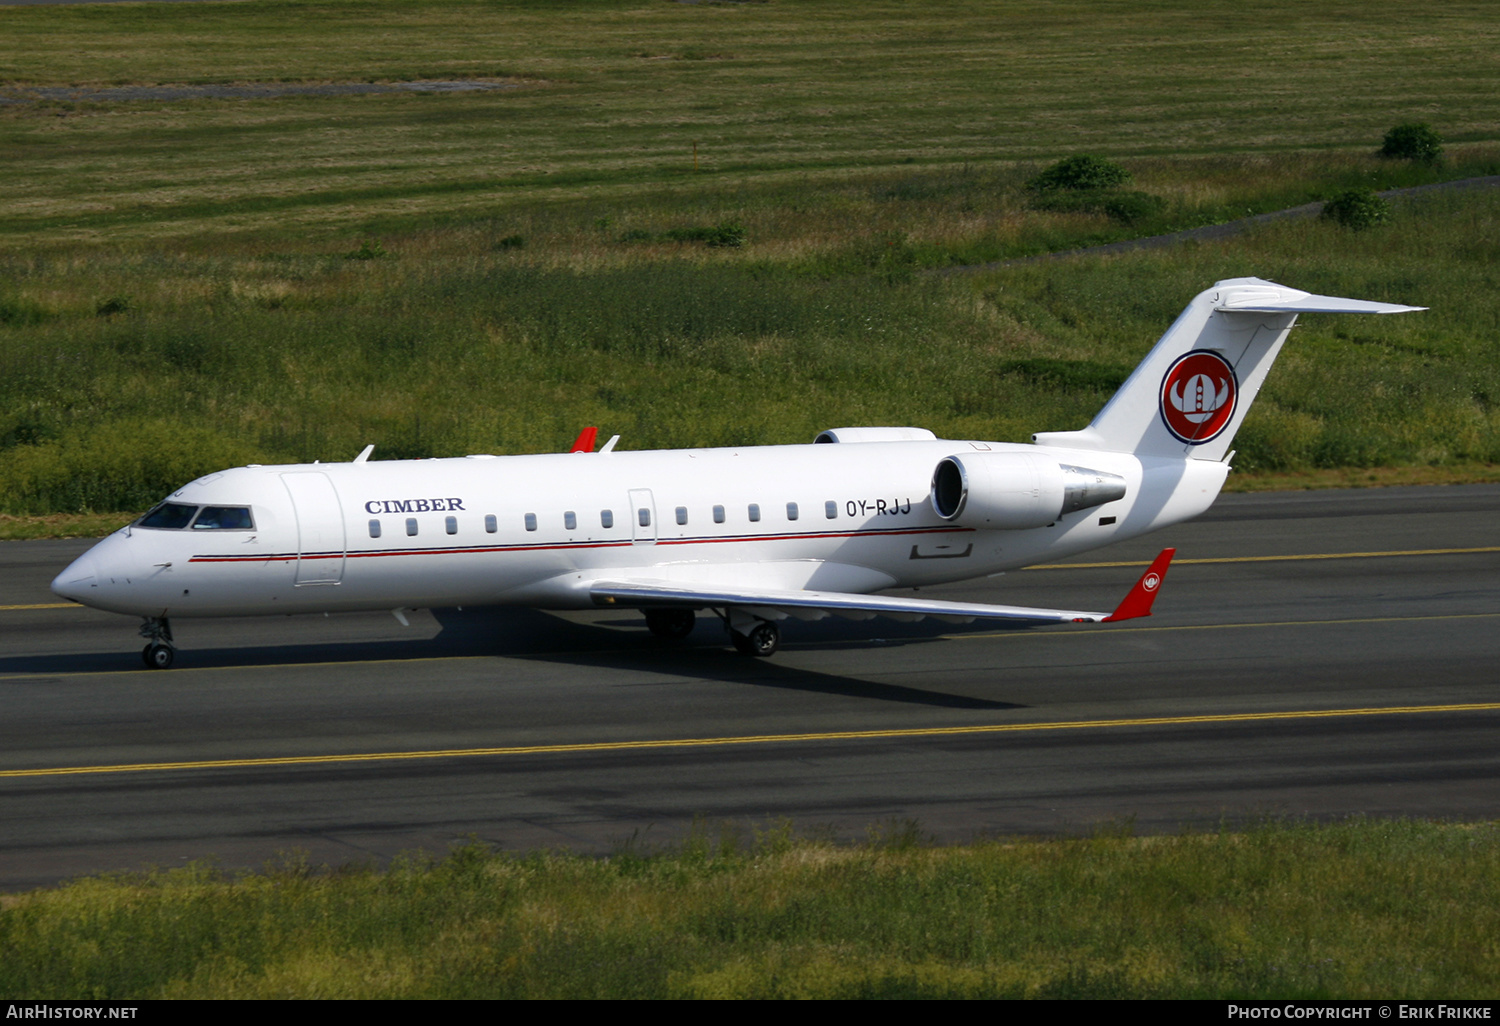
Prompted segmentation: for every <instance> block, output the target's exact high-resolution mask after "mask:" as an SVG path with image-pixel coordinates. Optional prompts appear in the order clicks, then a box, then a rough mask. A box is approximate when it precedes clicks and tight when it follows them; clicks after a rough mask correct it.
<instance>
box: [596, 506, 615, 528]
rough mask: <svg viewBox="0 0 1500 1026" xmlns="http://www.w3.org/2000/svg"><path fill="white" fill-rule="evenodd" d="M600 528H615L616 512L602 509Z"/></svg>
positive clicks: (600, 512)
mask: <svg viewBox="0 0 1500 1026" xmlns="http://www.w3.org/2000/svg"><path fill="white" fill-rule="evenodd" d="M599 526H600V527H614V526H615V511H614V510H612V509H601V510H600V511H599Z"/></svg>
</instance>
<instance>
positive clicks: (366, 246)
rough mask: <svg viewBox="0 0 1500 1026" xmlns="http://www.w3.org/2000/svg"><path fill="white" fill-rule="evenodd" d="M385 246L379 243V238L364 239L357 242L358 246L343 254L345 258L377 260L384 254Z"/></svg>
mask: <svg viewBox="0 0 1500 1026" xmlns="http://www.w3.org/2000/svg"><path fill="white" fill-rule="evenodd" d="M386 255H387V254H386V251H385V247H384V246H382V245H381V244H380V240H379V239H366V240H365V241H364V242H361V243H360V244H359V248H358V249H356V250H352V251H350V252H348V253H345V254H344V259H345V260H378V259H380V258H381V257H383V256H386Z"/></svg>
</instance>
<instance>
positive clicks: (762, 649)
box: [729, 620, 781, 656]
mask: <svg viewBox="0 0 1500 1026" xmlns="http://www.w3.org/2000/svg"><path fill="white" fill-rule="evenodd" d="M729 640H730V642H731V643H732V644H733V645H734V650H735V651H736V652H738V653H739V654H740V655H747V656H768V655H775V654H776V650H777V649H778V648H780V647H781V628H779V627H777V626H776V625H775V624H774V623H771V622H770V621H769V620H762V621H761V622H760V623H758V624H756V625H755V626H754V627H751V628H750V630H749V631H748V632H743V633H742V632H740V631H737V630H735V629H734V628H733V627H731V628H729Z"/></svg>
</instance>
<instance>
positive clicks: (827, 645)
mask: <svg viewBox="0 0 1500 1026" xmlns="http://www.w3.org/2000/svg"><path fill="white" fill-rule="evenodd" d="M1497 524H1500V486H1493V485H1482V486H1470V487H1447V488H1403V489H1373V490H1368V491H1342V492H1309V493H1282V494H1272V495H1254V496H1227V497H1224V498H1221V499H1220V500H1219V502H1218V504H1217V505H1216V506H1215V507H1214V509H1213V510H1212V511H1211V512H1210V513H1209V514H1208V515H1206V516H1205V517H1203V518H1201V519H1199V520H1198V521H1196V522H1194V523H1192V524H1187V525H1181V526H1179V527H1176V528H1172V529H1169V530H1167V531H1165V532H1162V533H1160V534H1158V535H1155V536H1152V537H1150V538H1146V539H1141V540H1138V541H1135V542H1130V543H1125V544H1122V545H1119V546H1115V547H1113V548H1110V549H1104V550H1100V551H1098V552H1096V553H1092V554H1090V555H1088V556H1085V557H1082V558H1081V559H1080V560H1079V562H1084V563H1088V562H1100V561H1145V560H1147V559H1149V558H1150V557H1151V556H1152V555H1154V554H1155V553H1156V551H1157V550H1158V549H1159V548H1160V547H1162V546H1163V545H1175V546H1177V548H1178V550H1179V553H1178V563H1177V564H1175V565H1174V566H1173V568H1172V570H1171V572H1170V573H1169V574H1168V576H1167V580H1166V583H1165V585H1164V588H1163V591H1162V595H1161V598H1160V599H1159V600H1158V602H1157V608H1156V615H1155V616H1154V617H1152V618H1151V619H1150V620H1139V621H1134V622H1131V623H1126V624H1121V625H1110V626H1105V625H1078V626H1076V627H1062V628H1046V629H1041V630H1033V631H1027V632H1005V631H997V630H995V629H994V628H993V627H986V626H984V625H980V624H975V625H972V626H966V627H954V626H952V625H945V624H933V623H929V622H923V623H919V624H909V625H902V624H896V623H894V622H891V621H886V620H870V621H864V622H856V623H849V622H844V621H836V620H835V621H822V622H819V623H811V624H804V623H796V622H788V623H787V624H786V625H785V626H784V638H785V644H784V646H783V648H782V651H781V652H780V653H779V654H778V655H776V656H775V657H773V658H772V659H769V660H751V659H746V658H744V657H741V656H738V655H735V654H734V653H733V652H732V651H730V650H729V649H728V647H727V646H726V645H724V644H722V633H721V631H720V630H719V629H718V627H717V624H716V622H715V621H712V620H711V619H709V618H708V617H706V616H705V617H701V618H700V620H699V626H698V630H697V632H696V633H695V634H694V636H693V638H692V639H691V640H690V642H689V643H688V644H686V645H684V646H675V647H674V646H671V645H666V644H662V643H657V642H655V641H654V640H652V639H651V638H650V637H649V636H648V635H647V634H646V632H645V631H644V629H643V627H642V625H641V620H640V619H639V617H637V616H635V615H633V614H629V613H620V612H606V613H597V614H577V615H573V614H570V615H567V616H554V615H549V614H545V613H538V612H533V611H526V610H465V611H462V612H459V611H456V610H450V611H440V612H438V613H436V614H433V613H425V612H424V613H421V614H417V615H416V616H414V617H413V619H412V625H411V627H410V628H403V627H401V626H400V625H399V624H398V623H397V622H396V621H395V620H394V618H392V617H390V616H389V615H384V614H379V615H376V614H360V615H344V616H334V617H327V618H325V617H298V618H284V617H278V618H261V619H243V620H226V621H201V622H192V621H185V620H184V621H180V622H177V623H175V624H174V628H175V632H176V637H177V642H178V645H179V647H180V655H179V657H178V664H177V668H175V669H173V670H171V671H167V672H154V671H147V670H144V669H140V668H139V665H140V664H139V657H138V654H137V653H138V650H139V647H140V644H141V642H140V640H139V639H137V638H136V637H135V622H134V621H133V620H131V619H129V618H126V617H120V616H114V615H111V614H106V613H98V612H94V611H90V610H86V609H82V608H78V607H67V608H25V607H33V606H43V607H49V606H52V605H53V604H55V603H56V602H57V600H56V599H55V598H54V597H53V596H52V595H51V594H50V592H48V590H47V583H48V581H50V579H51V577H52V576H53V575H54V574H55V573H56V572H57V571H58V570H60V569H61V568H62V567H63V566H64V565H66V563H67V562H68V561H69V560H70V559H71V558H72V556H73V555H75V554H76V553H78V552H79V551H81V550H82V549H84V548H86V547H87V544H88V543H86V542H8V543H0V606H3V607H7V608H0V710H3V714H0V890H17V889H22V888H28V887H34V886H42V885H50V884H54V883H56V882H57V881H59V880H60V879H64V878H67V877H71V876H77V875H81V874H86V873H95V872H101V871H109V870H118V869H134V868H139V867H141V866H144V865H159V866H175V865H181V864H183V863H184V862H186V861H188V860H193V859H203V858H210V857H213V858H217V859H218V860H219V862H220V863H221V864H222V865H225V866H258V865H261V864H263V863H264V862H266V861H267V860H271V859H274V858H276V857H277V856H278V853H287V852H301V853H305V857H307V858H308V859H310V860H311V861H312V862H313V863H314V864H319V863H329V864H333V865H338V864H344V863H349V862H370V863H376V864H381V863H383V862H384V861H385V860H387V859H389V858H390V857H391V856H393V855H395V854H397V853H399V852H402V851H413V850H417V849H422V850H425V851H428V852H433V853H441V852H444V851H446V850H447V849H448V848H449V847H450V846H451V845H452V844H453V843H455V842H458V841H462V840H463V839H465V838H469V837H473V838H477V839H479V840H481V841H484V842H488V843H491V844H494V845H497V846H501V847H505V848H509V849H531V848H538V847H542V848H564V847H565V848H569V849H572V850H576V851H587V852H603V851H609V850H611V849H612V848H617V847H619V846H622V845H632V844H633V845H645V846H648V847H649V846H653V845H664V844H669V843H672V842H674V841H676V840H678V839H680V838H681V837H682V836H683V835H684V834H685V833H686V832H687V831H689V830H691V829H693V828H694V824H695V823H697V824H699V825H700V826H701V825H705V824H706V825H707V826H708V827H709V828H710V829H720V828H723V827H725V826H726V825H727V828H729V829H737V830H740V831H743V832H744V833H745V834H747V835H748V834H750V833H751V832H753V831H754V830H756V829H766V828H768V827H771V826H775V825H777V824H779V823H780V822H782V821H786V820H789V821H790V822H791V823H792V824H793V826H794V828H795V829H797V830H799V831H802V832H805V833H809V834H820V835H829V836H834V837H840V838H845V837H859V836H863V835H864V834H865V833H866V831H867V830H868V829H870V828H871V827H872V826H874V827H876V828H877V829H906V828H908V826H909V825H910V824H912V823H915V824H916V827H917V829H918V830H920V831H921V832H923V833H926V834H931V835H934V836H936V837H939V838H941V839H944V840H948V841H964V840H969V839H972V838H975V837H981V836H994V835H1005V834H1018V833H1021V834H1035V833H1057V832H1086V831H1088V830H1091V829H1095V828H1096V827H1097V826H1098V825H1099V824H1101V823H1118V822H1121V821H1127V822H1130V823H1132V824H1133V827H1134V829H1136V830H1137V831H1141V832H1146V831H1175V830H1178V829H1181V828H1184V827H1213V826H1215V825H1216V824H1218V823H1219V822H1221V821H1224V820H1228V821H1230V822H1233V823H1240V822H1243V821H1245V820H1247V819H1254V818H1257V817H1264V816H1316V817H1333V816H1344V815H1351V814H1367V815H1411V816H1428V817H1445V818H1457V819H1488V818H1495V817H1500V781H1497V778H1500V688H1497V686H1496V685H1497V681H1500V674H1497V669H1496V668H1497V657H1500V528H1497ZM1486 549H1487V550H1489V551H1472V550H1486ZM1432 550H1449V551H1441V552H1435V551H1432ZM1452 550H1471V551H1452ZM1391 553H1404V554H1400V555H1396V554H1391ZM1328 554H1338V555H1340V556H1341V558H1332V559H1326V558H1312V559H1310V558H1295V557H1306V556H1310V555H1311V556H1321V555H1328ZM1351 554H1359V555H1351ZM1264 557H1273V558H1264ZM1193 560H1205V561H1206V562H1192V561H1193ZM1140 572H1141V570H1140V569H1139V568H1138V567H1134V566H1094V567H1082V568H1070V569H1037V570H1027V571H1022V572H1018V573H1012V574H1009V575H1007V576H1004V577H1000V578H994V579H985V580H981V581H978V582H969V583H966V584H960V585H952V586H947V587H944V588H939V589H927V590H924V592H923V594H924V595H925V596H930V597H952V598H972V599H979V600H985V601H992V602H1010V603H1025V604H1034V605H1047V606H1070V607H1074V608H1108V607H1110V606H1111V605H1113V604H1114V602H1116V601H1117V600H1118V599H1119V597H1121V596H1123V594H1124V593H1125V591H1126V590H1127V589H1128V588H1129V586H1130V584H1131V583H1132V582H1133V581H1134V579H1135V578H1136V576H1138V575H1139V573H1140ZM16 607H22V608H16ZM1396 710H1405V711H1396ZM1328 713H1336V714H1337V715H1319V714H1328ZM859 732H864V733H865V736H855V737H850V736H847V735H849V734H851V733H859ZM841 735H844V736H841ZM656 742H665V743H664V744H656ZM568 746H572V747H568ZM78 769H88V770H91V772H63V771H68V770H78ZM18 771H42V772H41V773H36V774H31V775H18Z"/></svg>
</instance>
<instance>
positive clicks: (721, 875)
mask: <svg viewBox="0 0 1500 1026" xmlns="http://www.w3.org/2000/svg"><path fill="white" fill-rule="evenodd" d="M1497 909H1500V833H1497V831H1496V828H1495V826H1494V825H1493V824H1482V825H1476V826H1458V825H1437V824H1430V823H1421V822H1412V821H1401V820H1398V821H1380V820H1368V821H1367V820H1351V821H1347V822H1342V823H1336V824H1331V825H1322V826H1320V825H1315V824H1311V823H1288V824H1268V825H1264V826H1261V827H1256V828H1252V829H1250V830H1248V831H1246V832H1243V833H1229V832H1224V833H1218V834H1185V835H1182V836H1177V837H1147V838H1135V837H1132V836H1130V833H1129V831H1128V830H1106V831H1103V832H1101V833H1099V834H1098V835H1096V836H1094V837H1090V838H1086V839H1067V840H1046V841H1042V840H1015V841H1009V840H1007V841H998V842H988V843H979V844H974V845H970V846H965V847H955V848H939V847H931V846H929V845H927V844H925V843H922V841H921V840H920V838H919V835H918V832H917V831H916V830H915V828H914V827H913V826H912V825H910V824H907V825H901V824H893V825H888V826H887V828H886V829H884V830H877V831H873V832H872V839H871V841H870V842H869V843H867V844H865V845H860V846H856V847H836V846H833V845H831V844H827V843H818V842H812V841H799V840H794V839H792V838H791V837H790V835H789V833H788V831H787V830H785V829H773V830H770V831H767V832H766V833H765V834H763V835H761V836H759V837H756V838H753V839H747V838H743V837H739V836H737V835H736V833H735V832H734V831H732V830H726V831H723V832H721V833H719V834H717V835H715V834H712V833H711V832H708V831H699V832H698V833H696V834H695V835H694V837H693V838H692V839H690V840H689V841H688V842H687V843H686V844H685V845H683V846H682V847H681V848H679V849H676V850H673V851H667V852H661V853H654V854H652V853H641V852H637V851H632V850H629V849H625V850H622V851H619V852H617V853H616V854H615V855H613V856H611V857H608V858H604V859H591V858H584V857H580V856H572V855H566V854H556V853H554V854H534V855H529V856H510V855H501V854H494V853H491V852H489V851H487V850H486V849H484V848H483V847H480V846H472V845H471V846H468V847H464V848H460V849H457V850H455V851H454V852H453V853H452V854H450V855H449V856H448V857H447V858H445V859H442V860H437V861H435V860H430V859H425V858H420V857H418V858H407V859H402V860H398V862H397V863H396V864H395V865H393V866H392V867H391V868H390V869H389V870H388V871H385V872H374V871H371V870H364V869H358V868H345V869H341V870H337V871H332V872H327V871H325V872H311V871H309V868H308V867H307V866H306V864H305V863H304V862H302V861H301V860H299V859H298V858H296V857H295V856H294V857H291V858H288V859H284V860H283V861H282V862H281V863H280V864H279V865H276V866H271V867H268V868H267V869H266V870H265V871H264V872H261V873H256V874H250V875H231V874H226V873H222V872H219V871H216V870H215V869H213V868H212V867H209V866H202V865H199V866H193V867H189V868H187V869H181V870H172V871H154V872H149V873H144V874H119V875H115V876H110V877H103V878H95V879H87V880H80V881H76V882H73V883H71V884H68V885H66V886H64V887H62V888H60V889H58V890H52V891H37V892H32V893H30V894H24V895H17V896H11V897H7V898H5V899H4V900H3V903H0V997H5V998H18V997H23V996H35V995H38V994H45V995H47V996H48V997H50V998H54V999H96V1000H98V999H113V1000H124V999H145V998H157V997H259V998H268V997H302V998H308V997H325V998H327V997H333V998H413V997H530V998H536V997H601V998H610V997H700V998H701V997H719V998H739V997H804V998H868V997H1031V998H1046V997H1088V998H1182V997H1190V998H1213V999H1225V998H1240V999H1270V998H1276V999H1282V1000H1286V999H1324V998H1365V999H1368V998H1381V999H1391V998H1397V997H1399V998H1444V999H1450V1000H1452V999H1470V1000H1474V999H1484V998H1488V997H1490V996H1492V995H1493V994H1494V992H1495V989H1496V987H1497V985H1500V970H1497V966H1500V961H1497V959H1496V954H1497V952H1496V950H1495V938H1496V936H1497V935H1500V933H1497V930H1500V912H1497Z"/></svg>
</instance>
